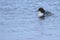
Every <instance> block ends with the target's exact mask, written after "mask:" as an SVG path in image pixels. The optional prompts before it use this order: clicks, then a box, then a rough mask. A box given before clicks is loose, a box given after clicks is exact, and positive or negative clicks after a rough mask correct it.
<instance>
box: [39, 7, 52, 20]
mask: <svg viewBox="0 0 60 40" xmlns="http://www.w3.org/2000/svg"><path fill="white" fill-rule="evenodd" d="M38 11H39V14H38V16H39V17H40V18H42V19H44V18H45V16H51V15H52V13H51V12H48V11H45V10H44V9H43V8H39V9H38Z"/></svg>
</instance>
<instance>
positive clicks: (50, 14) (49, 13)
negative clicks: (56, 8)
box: [45, 11, 53, 16]
mask: <svg viewBox="0 0 60 40" xmlns="http://www.w3.org/2000/svg"><path fill="white" fill-rule="evenodd" d="M52 15H53V13H51V12H48V11H47V12H45V16H52Z"/></svg>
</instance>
